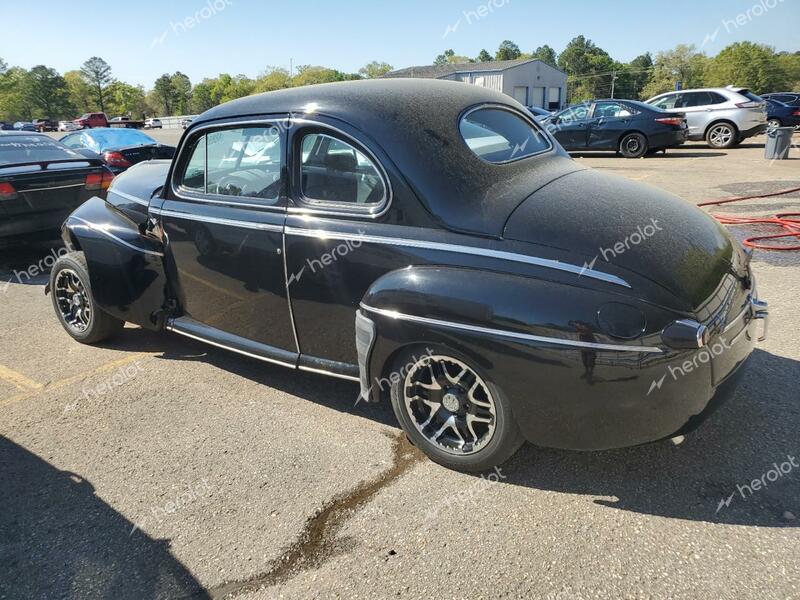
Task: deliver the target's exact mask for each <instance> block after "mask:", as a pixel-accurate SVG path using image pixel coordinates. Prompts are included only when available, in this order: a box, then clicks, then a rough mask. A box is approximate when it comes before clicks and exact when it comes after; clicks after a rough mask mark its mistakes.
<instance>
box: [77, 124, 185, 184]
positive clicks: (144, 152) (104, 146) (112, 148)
mask: <svg viewBox="0 0 800 600" xmlns="http://www.w3.org/2000/svg"><path fill="white" fill-rule="evenodd" d="M61 142H62V143H63V144H64V145H66V146H69V147H70V148H73V149H79V148H85V149H88V150H91V151H92V152H95V153H97V154H98V155H99V156H101V157H102V159H103V160H104V161H105V162H106V164H107V165H108V166H109V167H110V168H111V170H112V171H113V172H114V173H115V174H117V173H121V172H122V171H124V170H125V169H127V168H128V167H130V166H131V165H135V164H136V163H140V162H142V161H145V160H153V159H165V158H172V157H173V156H174V155H175V146H167V145H163V144H160V143H159V142H157V141H156V140H154V139H153V138H151V137H150V136H149V135H147V134H146V133H143V132H141V131H137V130H135V129H112V128H105V129H89V130H85V131H76V132H75V133H71V134H69V135H65V136H64V137H63V138H61Z"/></svg>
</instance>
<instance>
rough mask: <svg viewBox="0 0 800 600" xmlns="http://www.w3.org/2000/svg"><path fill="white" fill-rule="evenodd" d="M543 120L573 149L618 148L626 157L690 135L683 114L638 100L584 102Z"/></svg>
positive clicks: (676, 143)
mask: <svg viewBox="0 0 800 600" xmlns="http://www.w3.org/2000/svg"><path fill="white" fill-rule="evenodd" d="M541 122H542V124H543V125H545V127H547V129H548V131H550V133H552V134H553V135H554V136H555V138H556V139H557V140H558V141H559V143H560V144H561V145H562V146H563V147H564V148H565V149H566V150H568V151H569V152H579V151H582V150H614V151H616V152H619V153H620V154H622V156H624V157H625V158H639V157H641V156H644V155H645V154H648V153H651V154H652V153H653V152H657V151H659V150H666V149H667V148H674V147H676V146H680V145H681V144H683V143H684V142H685V141H686V139H687V136H688V134H689V129H688V127H687V124H686V119H685V115H684V114H683V113H669V112H666V111H664V110H661V109H660V108H656V107H654V106H651V105H649V104H644V103H643V102H637V101H635V100H593V101H591V102H584V103H583V104H577V105H575V106H571V107H570V108H567V109H565V110H563V111H561V112H560V113H557V114H555V115H553V116H551V117H549V118H545V119H544V120H542V121H541Z"/></svg>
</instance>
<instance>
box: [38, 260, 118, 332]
mask: <svg viewBox="0 0 800 600" xmlns="http://www.w3.org/2000/svg"><path fill="white" fill-rule="evenodd" d="M50 296H51V298H52V301H53V308H54V309H55V311H56V315H57V316H58V320H59V321H60V322H61V326H62V327H63V328H64V330H65V331H66V332H67V333H68V334H69V335H70V336H71V337H72V339H74V340H76V341H78V342H80V343H82V344H96V343H98V342H102V341H103V340H107V339H109V338H111V337H113V336H114V335H116V334H117V333H119V332H120V331H121V330H122V328H123V327H124V326H125V322H124V321H121V320H120V319H117V318H116V317H112V316H111V315H109V314H108V313H106V312H103V310H102V309H101V308H100V307H98V306H97V303H96V302H95V301H94V298H93V297H92V288H91V284H90V281H89V268H88V266H87V264H86V257H85V256H84V254H83V252H70V253H69V254H66V255H64V256H62V257H60V258H59V259H58V260H57V261H56V263H55V264H54V265H53V269H52V270H51V271H50Z"/></svg>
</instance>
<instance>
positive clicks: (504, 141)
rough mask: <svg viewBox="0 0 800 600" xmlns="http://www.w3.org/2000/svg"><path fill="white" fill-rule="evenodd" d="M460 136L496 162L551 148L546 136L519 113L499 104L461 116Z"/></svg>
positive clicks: (490, 160) (492, 161) (477, 152)
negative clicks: (498, 105)
mask: <svg viewBox="0 0 800 600" xmlns="http://www.w3.org/2000/svg"><path fill="white" fill-rule="evenodd" d="M460 129H461V136H462V137H463V138H464V141H465V142H466V143H467V146H469V149H470V150H472V152H474V153H475V154H476V155H477V156H478V157H480V158H482V159H483V160H485V161H488V162H491V163H495V164H499V163H506V162H510V161H512V160H519V159H522V158H525V157H528V156H533V155H534V154H539V153H540V152H544V151H546V150H549V149H550V148H551V145H550V141H549V140H548V138H547V136H546V135H545V134H544V133H542V132H541V131H539V130H538V129H537V128H536V127H535V126H534V125H532V124H531V123H530V122H529V121H527V120H526V119H524V118H522V116H520V115H518V114H516V113H515V112H512V111H510V110H505V109H502V108H480V109H478V110H473V111H472V112H470V113H468V114H467V115H465V116H464V118H462V119H461V124H460Z"/></svg>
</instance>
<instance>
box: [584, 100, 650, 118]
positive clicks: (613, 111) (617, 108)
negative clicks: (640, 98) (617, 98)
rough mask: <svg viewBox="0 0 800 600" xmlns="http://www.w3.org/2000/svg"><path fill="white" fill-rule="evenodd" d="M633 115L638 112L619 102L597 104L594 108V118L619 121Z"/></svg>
mask: <svg viewBox="0 0 800 600" xmlns="http://www.w3.org/2000/svg"><path fill="white" fill-rule="evenodd" d="M635 114H639V111H638V110H636V109H634V108H631V107H629V106H626V105H625V104H622V103H620V102H598V103H597V104H595V106H594V116H595V118H604V119H613V118H619V119H621V118H625V117H630V116H633V115H635Z"/></svg>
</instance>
